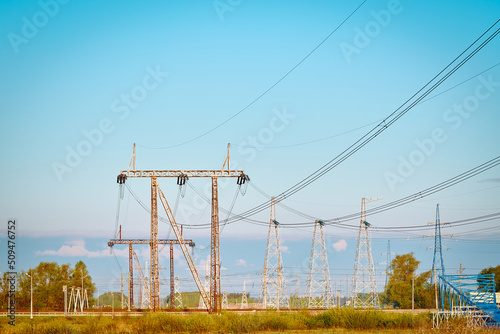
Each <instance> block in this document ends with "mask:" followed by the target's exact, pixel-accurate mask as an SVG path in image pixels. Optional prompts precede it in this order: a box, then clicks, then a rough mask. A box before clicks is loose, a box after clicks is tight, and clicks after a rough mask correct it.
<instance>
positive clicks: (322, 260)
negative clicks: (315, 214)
mask: <svg viewBox="0 0 500 334" xmlns="http://www.w3.org/2000/svg"><path fill="white" fill-rule="evenodd" d="M324 224H325V223H324V222H323V221H321V220H316V222H315V224H314V234H313V241H312V247H311V258H310V259H309V273H308V277H307V286H306V290H307V307H308V308H314V309H316V308H330V307H332V306H333V305H334V304H335V302H334V299H333V293H332V284H331V281H330V269H329V266H328V259H327V253H326V247H325V235H324V233H323V226H324Z"/></svg>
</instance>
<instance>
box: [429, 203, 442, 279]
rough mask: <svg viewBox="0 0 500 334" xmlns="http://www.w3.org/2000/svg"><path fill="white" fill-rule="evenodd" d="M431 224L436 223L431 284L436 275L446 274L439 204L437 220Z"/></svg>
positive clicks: (437, 206)
mask: <svg viewBox="0 0 500 334" xmlns="http://www.w3.org/2000/svg"><path fill="white" fill-rule="evenodd" d="M429 224H434V257H433V259H432V276H431V284H433V283H434V278H435V277H438V276H439V275H444V274H445V273H444V261H443V245H442V244H441V235H442V234H441V217H440V214H439V204H437V205H436V221H435V222H432V223H429ZM444 224H446V223H444ZM429 248H431V247H429Z"/></svg>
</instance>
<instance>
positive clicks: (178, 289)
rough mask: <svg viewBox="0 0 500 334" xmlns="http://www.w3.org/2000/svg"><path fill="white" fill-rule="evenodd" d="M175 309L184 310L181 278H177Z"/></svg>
mask: <svg viewBox="0 0 500 334" xmlns="http://www.w3.org/2000/svg"><path fill="white" fill-rule="evenodd" d="M174 289H175V300H174V307H175V308H183V306H182V293H181V283H180V281H179V276H175V288H174Z"/></svg>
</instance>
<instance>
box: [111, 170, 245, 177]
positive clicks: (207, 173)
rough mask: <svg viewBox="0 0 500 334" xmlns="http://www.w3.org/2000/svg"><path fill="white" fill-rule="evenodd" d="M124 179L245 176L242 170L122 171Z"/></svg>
mask: <svg viewBox="0 0 500 334" xmlns="http://www.w3.org/2000/svg"><path fill="white" fill-rule="evenodd" d="M120 175H125V176H126V177H179V176H181V175H185V176H187V177H189V178H191V177H238V176H241V175H245V173H244V172H243V171H242V170H227V169H224V170H220V169H219V170H122V171H121V172H120Z"/></svg>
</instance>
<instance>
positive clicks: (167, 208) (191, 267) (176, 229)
mask: <svg viewBox="0 0 500 334" xmlns="http://www.w3.org/2000/svg"><path fill="white" fill-rule="evenodd" d="M157 189H158V195H159V197H160V201H161V203H162V204H163V208H164V209H165V212H166V214H167V217H168V220H169V221H170V225H171V226H172V230H173V231H174V233H175V236H176V237H177V240H178V241H179V245H180V247H181V250H182V254H183V255H184V257H185V259H186V262H187V263H188V266H189V270H190V271H191V274H192V275H193V279H194V281H195V283H196V286H197V287H198V290H199V291H200V295H201V297H202V298H203V302H204V303H205V306H206V307H207V310H208V311H210V310H211V304H210V298H209V297H208V294H207V292H206V291H205V288H204V287H203V284H202V283H201V280H200V276H199V275H198V271H197V270H196V266H195V265H194V262H193V259H192V258H191V255H190V254H189V250H188V249H187V246H186V243H185V242H184V239H183V238H182V234H181V231H180V229H179V226H178V225H177V223H176V221H175V218H174V215H173V213H172V210H171V209H170V206H169V205H168V202H167V199H166V198H165V195H164V194H163V191H161V189H160V187H159V186H158V185H157Z"/></svg>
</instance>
